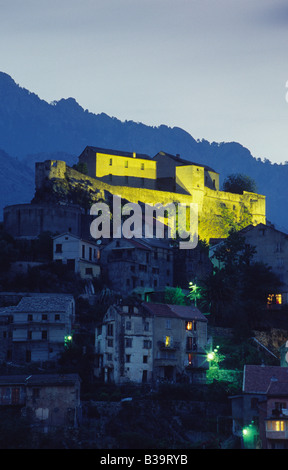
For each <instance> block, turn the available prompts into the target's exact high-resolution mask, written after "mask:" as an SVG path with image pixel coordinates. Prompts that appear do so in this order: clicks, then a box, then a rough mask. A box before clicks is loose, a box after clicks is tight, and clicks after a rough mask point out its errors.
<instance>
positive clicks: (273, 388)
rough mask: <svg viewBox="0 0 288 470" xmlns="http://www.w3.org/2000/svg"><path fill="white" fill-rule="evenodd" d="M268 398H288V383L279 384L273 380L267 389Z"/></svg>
mask: <svg viewBox="0 0 288 470" xmlns="http://www.w3.org/2000/svg"><path fill="white" fill-rule="evenodd" d="M267 395H268V396H275V395H276V396H279V395H282V396H283V395H284V396H288V383H287V382H279V381H278V380H277V379H276V380H272V381H271V382H270V384H269V387H268V389H267Z"/></svg>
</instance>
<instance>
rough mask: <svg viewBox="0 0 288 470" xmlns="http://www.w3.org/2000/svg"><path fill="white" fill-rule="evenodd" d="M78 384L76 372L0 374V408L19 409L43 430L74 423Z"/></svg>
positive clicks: (77, 419)
mask: <svg viewBox="0 0 288 470" xmlns="http://www.w3.org/2000/svg"><path fill="white" fill-rule="evenodd" d="M80 387H81V380H80V377H79V376H78V374H65V375H60V374H36V375H30V376H28V375H27V374H26V375H8V376H0V408H2V407H9V408H11V407H13V408H18V409H20V410H21V414H22V415H23V416H26V417H27V418H28V419H29V422H30V423H31V425H33V427H34V428H35V426H36V427H37V428H38V429H39V430H42V431H44V432H45V431H53V430H54V429H55V428H57V427H62V426H69V427H77V426H78V425H79V423H80V421H81V401H80Z"/></svg>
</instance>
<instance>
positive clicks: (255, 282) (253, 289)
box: [203, 232, 281, 334]
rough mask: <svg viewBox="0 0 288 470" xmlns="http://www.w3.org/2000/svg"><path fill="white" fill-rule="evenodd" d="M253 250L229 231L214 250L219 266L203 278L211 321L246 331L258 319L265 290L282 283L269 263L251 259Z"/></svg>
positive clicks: (259, 320) (277, 286)
mask: <svg viewBox="0 0 288 470" xmlns="http://www.w3.org/2000/svg"><path fill="white" fill-rule="evenodd" d="M254 254H255V247H252V246H251V245H248V244H246V242H245V238H244V237H243V236H242V235H241V234H239V233H237V232H231V234H230V236H229V237H228V238H227V239H226V240H225V241H224V242H223V243H221V244H220V245H219V247H218V248H217V249H216V250H215V252H214V258H215V259H216V260H217V261H218V262H219V266H217V267H215V268H214V270H213V274H212V275H211V276H209V277H208V278H207V279H206V283H205V290H204V291H203V292H204V294H205V300H206V302H207V304H208V303H209V305H210V312H211V314H212V319H213V320H214V322H216V323H217V322H220V323H222V324H223V323H225V324H226V326H228V325H229V326H232V327H235V328H238V329H239V331H240V330H241V331H243V332H244V330H245V332H246V333H247V334H248V333H249V331H250V329H251V328H252V327H254V326H255V325H257V324H258V323H259V322H261V320H262V317H263V313H264V311H266V304H267V297H268V294H269V293H271V292H277V291H278V289H279V287H280V286H281V282H280V280H279V279H278V277H277V276H276V275H275V274H274V273H273V272H272V271H271V268H270V267H269V266H267V265H265V264H263V263H255V262H254V261H253V257H254ZM243 326H245V328H243ZM246 333H245V334H246Z"/></svg>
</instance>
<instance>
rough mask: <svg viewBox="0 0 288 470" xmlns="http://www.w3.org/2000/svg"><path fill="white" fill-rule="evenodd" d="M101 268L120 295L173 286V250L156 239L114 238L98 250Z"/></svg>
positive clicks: (111, 285)
mask: <svg viewBox="0 0 288 470" xmlns="http://www.w3.org/2000/svg"><path fill="white" fill-rule="evenodd" d="M101 270H102V273H103V276H104V278H105V280H107V283H108V285H109V287H110V288H111V289H113V290H115V291H117V292H120V293H121V294H130V293H132V292H134V293H136V294H139V295H140V296H141V297H142V298H145V295H147V294H149V293H151V292H155V291H159V290H162V291H163V290H165V287H166V286H173V249H172V248H171V246H170V244H169V241H167V240H158V239H153V238H151V239H139V238H138V239H136V238H132V239H125V238H121V239H114V240H113V241H111V242H110V243H108V244H107V245H106V246H105V247H104V248H103V249H102V250H101Z"/></svg>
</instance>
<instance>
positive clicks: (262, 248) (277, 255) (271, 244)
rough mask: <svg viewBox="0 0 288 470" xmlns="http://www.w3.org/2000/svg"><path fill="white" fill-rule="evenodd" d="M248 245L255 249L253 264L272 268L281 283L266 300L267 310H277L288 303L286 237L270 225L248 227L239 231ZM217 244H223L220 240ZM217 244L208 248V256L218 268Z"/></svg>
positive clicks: (287, 236) (287, 247) (287, 241)
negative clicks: (278, 288)
mask: <svg viewBox="0 0 288 470" xmlns="http://www.w3.org/2000/svg"><path fill="white" fill-rule="evenodd" d="M239 235H242V236H243V237H244V238H245V242H246V243H247V244H248V245H251V246H252V247H255V248H256V253H255V254H254V256H253V260H252V261H253V262H255V263H257V262H261V263H264V264H266V265H268V266H270V267H271V268H272V272H273V273H275V274H276V275H277V276H278V278H279V279H280V281H281V282H282V286H281V289H280V290H279V292H271V295H270V296H269V298H268V299H267V303H268V307H269V308H277V306H279V307H280V306H281V305H282V304H287V303H288V235H287V234H286V233H284V232H281V231H280V230H277V229H275V227H274V226H272V225H264V224H262V223H261V224H258V225H256V226H253V225H249V226H248V227H245V228H244V229H242V230H240V231H239ZM219 243H223V242H222V241H221V240H220V241H219ZM218 246H219V244H217V243H216V241H215V243H214V245H213V246H211V247H210V253H209V256H210V258H211V260H212V262H213V264H214V265H215V266H217V267H219V263H218V261H217V260H215V259H213V253H214V250H215V249H216V248H217V247H218Z"/></svg>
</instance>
